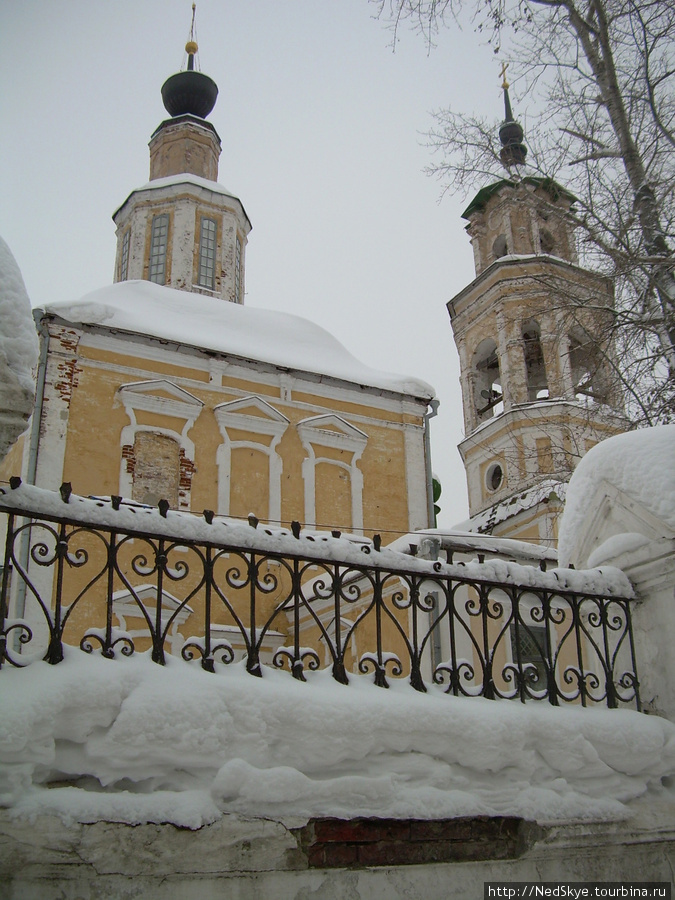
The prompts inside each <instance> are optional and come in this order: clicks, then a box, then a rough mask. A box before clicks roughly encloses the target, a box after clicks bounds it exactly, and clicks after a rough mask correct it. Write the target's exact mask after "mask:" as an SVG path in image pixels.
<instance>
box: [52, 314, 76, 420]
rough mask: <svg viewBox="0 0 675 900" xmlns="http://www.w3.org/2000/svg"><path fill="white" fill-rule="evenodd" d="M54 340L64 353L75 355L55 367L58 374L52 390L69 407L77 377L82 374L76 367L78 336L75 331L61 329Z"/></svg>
mask: <svg viewBox="0 0 675 900" xmlns="http://www.w3.org/2000/svg"><path fill="white" fill-rule="evenodd" d="M56 340H57V341H58V343H59V344H60V349H61V350H62V351H63V352H64V353H73V354H75V355H74V356H73V357H72V358H71V359H65V360H63V361H62V362H60V363H59V364H58V365H57V367H56V368H57V371H58V373H59V380H58V381H54V390H55V391H56V392H57V393H58V394H59V396H60V397H61V399H62V400H63V401H64V402H65V403H66V404H67V405H68V406H70V400H71V398H72V396H73V390H74V388H76V387H77V384H78V377H77V376H78V375H79V374H80V372H82V367H81V366H78V365H77V348H78V344H79V342H80V336H79V334H78V333H77V332H76V331H71V330H69V329H67V328H62V329H61V330H60V331H59V333H58V334H57V335H56Z"/></svg>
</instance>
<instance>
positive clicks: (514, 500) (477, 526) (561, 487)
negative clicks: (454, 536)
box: [456, 478, 567, 532]
mask: <svg viewBox="0 0 675 900" xmlns="http://www.w3.org/2000/svg"><path fill="white" fill-rule="evenodd" d="M566 491H567V484H566V482H564V481H557V480H556V479H554V478H547V479H545V480H544V481H542V482H540V483H539V484H536V485H534V487H531V488H528V489H527V490H525V491H519V492H518V493H517V494H512V495H511V496H510V497H506V498H505V499H504V500H500V501H499V502H498V503H495V504H494V505H493V506H489V507H488V508H487V509H484V510H483V511H482V512H479V513H476V515H475V516H471V518H470V519H467V520H466V522H460V523H459V524H458V525H457V526H456V528H457V530H458V531H474V532H481V531H484V530H485V529H487V528H490V527H492V526H493V525H497V524H498V523H499V522H504V521H505V520H506V519H510V518H511V517H513V516H516V515H518V513H520V512H524V511H525V510H528V509H531V508H532V507H533V506H536V505H537V503H541V502H542V500H545V499H546V498H547V497H550V496H551V494H555V495H556V497H557V498H558V499H559V500H564V499H565V494H566Z"/></svg>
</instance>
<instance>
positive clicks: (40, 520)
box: [0, 478, 640, 709]
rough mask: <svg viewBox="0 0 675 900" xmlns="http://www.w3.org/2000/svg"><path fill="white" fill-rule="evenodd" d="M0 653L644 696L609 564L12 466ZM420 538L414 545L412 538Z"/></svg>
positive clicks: (625, 601)
mask: <svg viewBox="0 0 675 900" xmlns="http://www.w3.org/2000/svg"><path fill="white" fill-rule="evenodd" d="M0 513H1V514H2V515H0V519H5V520H6V522H5V523H4V524H5V525H6V540H5V551H4V564H3V567H2V573H1V574H2V581H1V593H0V666H2V665H3V664H5V663H9V664H11V665H13V666H24V665H27V664H29V663H30V662H32V661H33V660H35V659H45V660H47V661H48V662H50V663H52V664H57V663H59V662H61V661H62V660H63V658H64V645H69V644H70V645H72V644H74V645H76V646H79V647H80V649H81V650H84V651H86V652H88V653H94V652H99V653H101V654H102V655H103V656H105V657H108V658H111V659H113V658H118V657H120V656H129V655H131V654H133V653H134V652H143V651H148V652H149V653H150V654H151V656H152V659H153V660H154V661H155V662H156V663H159V664H164V663H165V662H166V659H167V655H173V656H181V657H182V658H183V659H185V660H187V661H190V662H191V663H192V664H200V665H201V666H202V668H204V669H205V670H207V671H210V672H215V671H217V670H221V669H225V668H226V666H227V665H228V664H233V663H237V662H239V663H240V664H241V665H245V667H246V670H247V671H248V672H249V673H250V674H252V675H262V673H263V670H264V666H266V665H273V666H276V667H278V668H281V669H286V670H288V671H289V672H290V673H291V674H292V675H293V676H294V677H295V678H297V679H301V680H305V675H306V673H307V672H308V671H314V670H317V669H324V668H325V669H330V670H331V672H332V675H333V677H334V678H335V679H336V681H338V682H342V683H344V684H348V683H349V672H350V671H351V672H359V673H362V674H365V673H369V672H370V673H372V674H373V675H374V681H375V684H377V685H379V686H381V687H388V686H389V680H388V679H391V678H392V677H394V678H396V677H405V678H408V679H409V680H410V682H411V684H412V685H413V686H414V687H415V688H416V689H417V690H419V691H425V690H427V687H428V686H429V685H430V684H432V683H434V684H436V685H441V686H443V687H444V688H445V690H446V692H447V693H451V694H454V695H465V696H483V697H487V698H493V699H494V698H518V699H520V700H521V701H523V702H525V701H526V700H530V699H532V700H534V699H538V700H543V699H546V700H548V701H549V703H551V704H553V705H558V704H559V703H561V702H570V703H580V704H582V705H584V706H586V705H591V704H598V703H602V704H606V705H607V706H609V707H616V706H619V705H624V704H630V705H634V706H635V707H637V708H638V709H639V708H640V699H639V691H638V678H637V671H636V664H635V651H634V643H633V633H632V625H631V602H632V599H633V597H632V589H631V587H630V584H629V582H628V581H627V579H626V578H625V576H623V574H622V573H620V572H619V571H618V570H609V569H606V570H600V569H595V570H589V571H587V572H577V571H574V570H571V569H556V570H552V571H546V570H545V564H544V563H542V565H541V568H539V569H537V568H534V567H531V566H523V565H518V564H516V563H512V562H507V561H503V560H491V561H489V562H485V561H484V557H483V556H482V555H479V558H478V560H477V561H476V560H473V561H468V562H453V555H452V553H449V554H448V555H447V556H448V558H447V559H446V560H437V561H435V562H432V561H429V560H425V559H420V558H417V557H415V556H414V555H410V556H409V555H407V554H404V553H401V552H398V551H394V550H389V549H387V548H383V547H381V543H380V539H379V537H378V536H377V535H376V536H375V537H374V538H373V540H372V541H370V540H367V539H363V538H354V537H353V536H350V537H345V536H342V535H340V533H339V532H333V533H332V534H331V535H328V534H324V533H316V532H308V531H303V530H302V529H301V527H300V525H299V524H298V523H293V524H292V526H291V530H290V531H289V530H287V529H283V528H272V527H268V526H262V525H260V523H259V522H258V520H257V519H256V518H255V517H254V516H250V517H249V524H248V525H246V524H242V523H240V522H234V521H232V520H228V519H225V518H222V517H218V516H215V515H214V513H213V512H211V511H209V510H206V511H205V512H204V515H203V517H201V516H199V517H198V516H194V515H191V514H188V513H180V512H175V511H173V510H169V509H168V504H166V503H165V502H164V501H160V504H159V509H154V508H150V507H145V506H141V505H139V504H134V503H132V502H129V501H124V500H122V499H121V498H120V497H111V498H107V499H106V498H83V497H78V496H76V495H73V494H72V493H71V490H70V485H63V486H62V487H61V490H60V492H59V493H54V492H50V491H45V490H42V489H39V488H35V487H33V486H31V485H25V484H22V483H21V480H20V479H19V478H13V479H12V480H11V482H10V487H9V488H4V489H2V490H1V491H0ZM411 552H414V545H411Z"/></svg>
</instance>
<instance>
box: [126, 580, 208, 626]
mask: <svg viewBox="0 0 675 900" xmlns="http://www.w3.org/2000/svg"><path fill="white" fill-rule="evenodd" d="M112 599H113V610H114V612H115V614H116V615H117V616H118V618H120V620H126V619H135V618H143V610H142V609H141V607H140V606H139V603H140V604H141V605H142V607H143V609H145V611H146V612H147V613H148V614H150V616H151V617H154V615H155V611H156V609H157V587H156V585H154V584H139V585H137V586H135V587H134V590H133V593H132V592H131V591H130V590H128V589H127V588H123V589H122V590H119V591H115V593H114V594H113V596H112ZM161 606H162V612H161V617H162V625H163V626H165V625H166V624H167V622H168V621H169V619H170V618H171V616H173V615H174V614H175V618H174V620H173V621H174V623H175V624H177V625H182V624H183V622H185V621H186V620H187V619H188V618H189V617H190V616H191V615H192V613H193V612H194V610H193V609H192V607H191V606H188V605H187V604H185V606H182V601H181V600H179V599H178V598H177V597H174V596H173V594H170V593H169V592H168V591H162V604H161ZM177 610H178V611H177ZM176 611H177V612H176Z"/></svg>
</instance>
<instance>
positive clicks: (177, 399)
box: [118, 378, 204, 428]
mask: <svg viewBox="0 0 675 900" xmlns="http://www.w3.org/2000/svg"><path fill="white" fill-rule="evenodd" d="M118 394H119V396H120V398H121V400H122V403H123V404H124V408H125V410H126V411H127V415H128V416H129V418H130V419H131V421H132V423H134V424H135V422H136V415H135V413H136V411H137V410H143V411H144V412H152V413H159V414H160V415H165V416H175V417H177V418H181V419H185V420H186V423H187V427H188V428H191V427H192V425H194V422H195V419H196V418H197V416H198V415H199V413H200V412H201V411H202V407H203V406H204V404H203V403H202V401H201V400H198V399H197V398H196V397H194V396H193V395H192V394H190V393H189V392H188V391H184V390H183V388H180V387H178V385H177V384H174V383H173V382H172V381H167V380H166V379H165V378H160V379H158V380H157V381H136V382H133V383H132V384H123V385H122V386H121V387H120V388H119V389H118Z"/></svg>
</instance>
